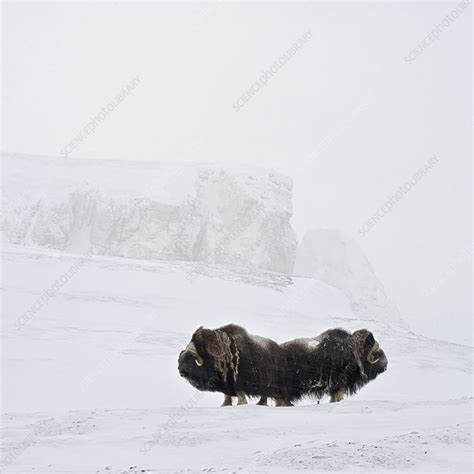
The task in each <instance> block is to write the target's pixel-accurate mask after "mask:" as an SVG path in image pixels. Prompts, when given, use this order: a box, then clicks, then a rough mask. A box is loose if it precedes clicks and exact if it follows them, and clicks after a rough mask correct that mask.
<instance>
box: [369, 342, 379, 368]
mask: <svg viewBox="0 0 474 474" xmlns="http://www.w3.org/2000/svg"><path fill="white" fill-rule="evenodd" d="M378 350H379V343H378V342H377V341H375V344H374V345H373V346H372V349H370V352H369V353H368V354H367V360H368V361H369V363H370V364H375V363H376V362H378V360H379V358H377V359H374V352H376V351H378Z"/></svg>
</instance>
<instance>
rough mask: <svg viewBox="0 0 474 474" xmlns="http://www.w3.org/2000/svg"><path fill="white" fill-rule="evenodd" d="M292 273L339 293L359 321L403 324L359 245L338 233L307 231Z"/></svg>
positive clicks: (323, 230)
mask: <svg viewBox="0 0 474 474" xmlns="http://www.w3.org/2000/svg"><path fill="white" fill-rule="evenodd" d="M294 273H295V274H296V275H301V276H309V277H312V278H315V279H317V280H321V281H323V282H324V283H327V284H328V285H331V286H333V287H335V288H338V289H339V290H341V291H342V292H343V293H344V294H345V295H346V296H347V298H348V299H349V301H350V302H351V306H352V310H353V311H354V313H355V314H357V315H358V316H359V317H360V318H361V319H366V320H370V319H372V320H378V321H385V322H387V323H390V324H402V323H403V321H402V319H401V317H400V313H399V311H398V309H397V307H396V306H395V305H394V304H393V302H392V301H390V299H389V298H388V297H387V295H386V294H385V290H384V287H383V285H382V283H381V282H380V280H379V279H378V278H377V276H376V274H375V272H374V269H373V268H372V265H371V264H370V262H369V260H368V259H367V257H366V256H365V255H364V253H363V251H362V249H361V248H360V246H359V245H358V244H357V242H356V241H355V240H353V239H351V238H350V237H349V236H347V235H345V234H344V233H343V232H341V231H339V230H332V229H311V230H309V231H307V232H306V234H305V236H304V238H303V242H302V243H301V245H300V246H299V247H298V249H297V252H296V262H295V270H294Z"/></svg>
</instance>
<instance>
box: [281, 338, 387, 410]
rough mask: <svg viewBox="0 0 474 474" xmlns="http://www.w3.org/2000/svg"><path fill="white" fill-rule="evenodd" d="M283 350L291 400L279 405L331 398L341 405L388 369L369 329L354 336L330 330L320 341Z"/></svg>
mask: <svg viewBox="0 0 474 474" xmlns="http://www.w3.org/2000/svg"><path fill="white" fill-rule="evenodd" d="M280 347H281V348H282V349H283V350H284V351H285V354H286V358H287V364H288V373H287V377H286V382H287V398H286V399H282V400H279V401H277V403H280V404H282V405H289V404H291V402H293V401H296V400H299V399H301V398H303V397H304V396H310V397H314V398H317V399H320V398H322V397H323V396H324V395H329V396H330V401H331V403H332V402H338V401H340V400H342V399H343V398H344V396H345V395H353V394H355V393H356V392H358V391H359V390H360V389H361V388H362V387H363V386H364V385H366V384H367V383H368V382H370V381H371V380H374V379H375V378H376V377H377V376H378V375H379V374H381V373H383V372H385V370H386V369H387V357H386V356H385V353H384V351H383V350H382V349H381V348H380V346H379V343H378V342H377V341H376V340H375V339H374V336H373V334H372V333H371V332H370V331H368V330H367V329H360V330H358V331H355V332H354V333H352V334H351V333H349V332H347V331H345V330H344V329H329V330H327V331H325V332H323V333H321V334H320V335H319V336H317V337H313V338H305V339H295V340H293V341H289V342H285V343H283V344H281V345H280Z"/></svg>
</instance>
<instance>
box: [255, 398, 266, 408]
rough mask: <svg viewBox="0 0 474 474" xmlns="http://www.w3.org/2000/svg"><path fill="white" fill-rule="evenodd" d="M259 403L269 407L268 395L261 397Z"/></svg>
mask: <svg viewBox="0 0 474 474" xmlns="http://www.w3.org/2000/svg"><path fill="white" fill-rule="evenodd" d="M257 405H259V406H261V407H267V406H268V403H267V397H260V400H259V401H258V402H257Z"/></svg>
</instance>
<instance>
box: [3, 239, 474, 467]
mask: <svg viewBox="0 0 474 474" xmlns="http://www.w3.org/2000/svg"><path fill="white" fill-rule="evenodd" d="M71 268H76V271H75V272H71V271H70V270H71ZM68 272H69V273H68ZM66 274H67V275H68V276H66V277H63V278H62V279H61V277H62V276H64V275H66ZM58 279H59V280H60V281H61V284H60V285H59V284H58V283H56V282H57V280H58ZM55 285H56V286H55ZM45 290H48V291H49V295H52V296H48V293H44V292H45ZM2 299H3V302H2V303H3V312H2V319H3V328H2V332H3V334H2V336H3V366H2V369H3V374H2V380H3V385H2V391H3V394H2V395H3V396H2V402H3V413H4V415H3V437H2V451H3V453H2V462H3V464H0V467H1V468H3V470H4V471H6V472H10V471H11V472H75V473H77V472H101V473H103V472H109V471H111V472H196V471H207V472H209V471H218V472H259V471H261V472H279V471H290V472H296V471H300V470H308V471H333V470H339V471H349V472H354V471H368V470H369V469H370V470H371V471H372V472H381V471H386V470H387V471H393V472H406V471H411V472H433V471H439V470H441V471H446V472H471V471H472V458H471V451H472V439H471V433H472V386H471V380H472V379H471V374H472V355H473V350H472V347H468V346H463V345H457V344H452V343H448V342H443V341H438V340H433V339H429V338H426V337H423V335H417V334H414V333H412V332H410V331H408V330H407V329H405V328H403V327H401V326H397V325H389V324H387V323H386V322H382V321H368V320H361V319H359V318H358V317H356V316H355V315H354V314H353V312H352V310H351V307H350V303H349V301H348V300H347V299H346V297H345V296H344V295H343V293H342V292H340V291H338V290H336V289H335V288H333V287H330V286H328V285H326V284H324V283H321V282H320V281H317V280H313V279H310V278H302V277H301V278H300V277H298V278H296V277H293V278H290V277H287V276H283V275H281V274H278V273H271V272H264V271H261V272H242V273H239V272H238V271H230V270H228V269H225V268H224V267H221V266H209V265H205V264H202V263H198V262H195V263H192V262H176V261H174V262H171V261H170V262H155V261H144V260H132V259H124V258H119V257H104V256H94V257H87V258H86V259H83V260H82V263H81V256H80V255H74V254H67V253H63V252H59V251H54V250H49V251H48V250H45V249H33V248H26V247H21V246H14V245H13V246H7V247H5V248H4V255H3V289H2ZM228 322H234V323H238V324H242V325H243V326H245V327H246V328H247V329H248V330H249V331H250V332H252V333H255V334H261V335H264V336H267V337H271V338H273V339H275V340H277V341H278V342H283V341H285V340H289V339H292V338H295V337H302V336H311V335H317V334H319V333H320V332H321V331H323V330H325V329H327V328H329V327H337V326H341V327H345V328H347V329H358V328H361V327H368V328H370V329H371V330H372V331H373V332H374V335H375V336H376V338H377V339H378V340H379V342H380V344H381V346H382V347H383V349H384V350H385V352H386V354H387V357H388V360H389V366H388V370H387V372H386V373H384V374H382V375H381V376H380V377H379V378H378V379H377V380H375V381H374V382H372V383H371V384H369V385H368V386H367V387H365V388H364V389H362V391H361V392H360V393H359V394H358V395H357V396H355V397H353V398H351V399H349V400H344V401H343V402H341V403H338V404H329V403H328V401H327V400H323V401H322V402H321V404H319V405H313V404H312V402H311V401H310V400H306V401H305V402H304V403H302V404H300V405H298V406H296V407H291V408H275V407H259V406H255V405H254V404H253V402H252V404H250V405H247V406H234V407H226V408H220V407H218V405H219V404H220V402H221V398H222V397H221V396H220V395H218V394H210V393H200V392H197V391H196V390H195V389H193V388H192V387H191V386H190V385H189V384H188V383H186V382H185V381H184V380H183V379H181V378H180V377H179V375H178V372H177V370H176V367H177V356H178V353H179V351H180V350H181V349H182V348H184V346H185V344H186V343H187V341H188V340H189V337H190V335H191V333H192V332H193V331H194V330H195V329H196V328H197V327H198V326H200V325H205V326H207V327H217V326H219V325H221V324H225V323H228Z"/></svg>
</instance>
